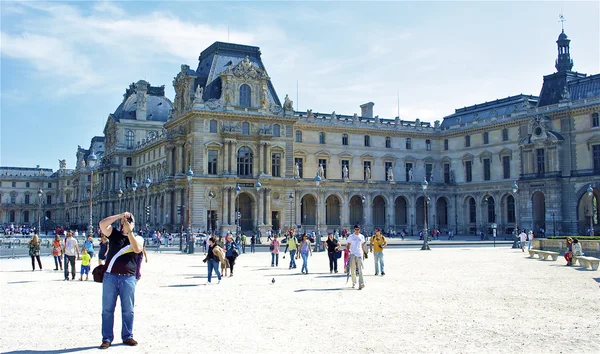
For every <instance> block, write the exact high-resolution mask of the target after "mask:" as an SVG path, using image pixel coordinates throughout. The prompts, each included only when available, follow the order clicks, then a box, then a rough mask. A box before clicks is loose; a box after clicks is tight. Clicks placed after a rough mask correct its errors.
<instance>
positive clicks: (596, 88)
mask: <svg viewBox="0 0 600 354" xmlns="http://www.w3.org/2000/svg"><path fill="white" fill-rule="evenodd" d="M569 96H570V99H571V100H573V101H575V100H582V99H584V98H590V97H597V96H600V74H596V75H590V76H587V77H583V78H579V79H576V80H573V81H569Z"/></svg>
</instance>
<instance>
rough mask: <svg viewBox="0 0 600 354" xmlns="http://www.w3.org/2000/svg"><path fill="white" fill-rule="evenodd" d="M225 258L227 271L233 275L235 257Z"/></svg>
mask: <svg viewBox="0 0 600 354" xmlns="http://www.w3.org/2000/svg"><path fill="white" fill-rule="evenodd" d="M225 258H227V261H229V270H230V271H231V274H233V266H234V265H235V257H225Z"/></svg>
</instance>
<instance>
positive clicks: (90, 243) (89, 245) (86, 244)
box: [83, 234, 94, 259]
mask: <svg viewBox="0 0 600 354" xmlns="http://www.w3.org/2000/svg"><path fill="white" fill-rule="evenodd" d="M83 248H85V249H86V250H87V252H88V255H89V256H90V259H92V258H94V239H93V238H92V235H91V234H89V235H88V237H87V240H85V241H83Z"/></svg>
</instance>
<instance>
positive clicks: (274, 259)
mask: <svg viewBox="0 0 600 354" xmlns="http://www.w3.org/2000/svg"><path fill="white" fill-rule="evenodd" d="M270 246H271V247H270V248H271V267H279V246H281V243H279V240H278V239H277V234H275V235H273V241H271V245H270Z"/></svg>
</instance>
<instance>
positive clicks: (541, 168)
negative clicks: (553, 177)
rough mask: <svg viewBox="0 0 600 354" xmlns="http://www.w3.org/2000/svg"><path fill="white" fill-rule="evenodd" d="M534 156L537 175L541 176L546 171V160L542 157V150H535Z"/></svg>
mask: <svg viewBox="0 0 600 354" xmlns="http://www.w3.org/2000/svg"><path fill="white" fill-rule="evenodd" d="M535 154H536V166H537V171H536V172H537V173H538V174H542V173H544V172H545V171H546V167H545V166H546V163H545V162H546V159H545V156H544V149H536V150H535Z"/></svg>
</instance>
